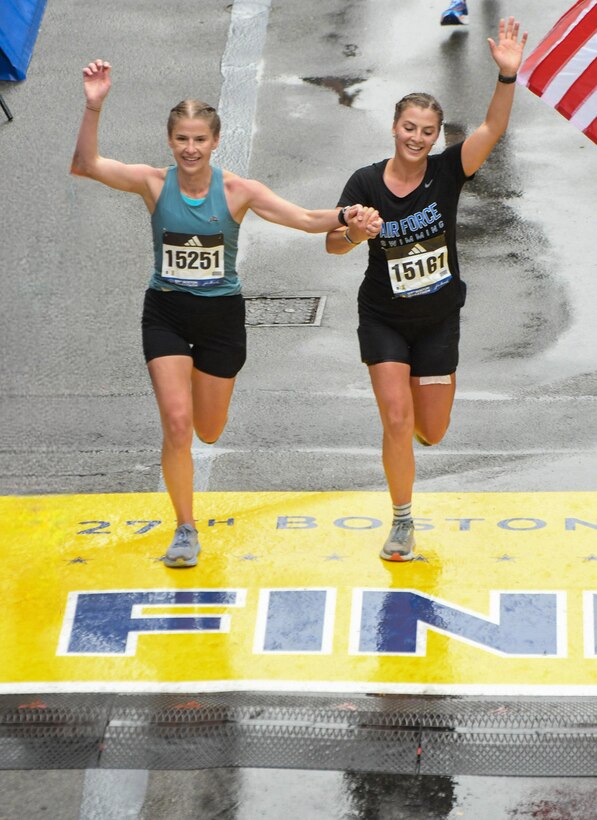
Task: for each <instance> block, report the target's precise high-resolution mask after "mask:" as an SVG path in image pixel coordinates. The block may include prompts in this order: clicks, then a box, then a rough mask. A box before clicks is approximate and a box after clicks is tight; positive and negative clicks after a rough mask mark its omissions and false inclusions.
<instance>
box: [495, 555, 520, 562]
mask: <svg viewBox="0 0 597 820" xmlns="http://www.w3.org/2000/svg"><path fill="white" fill-rule="evenodd" d="M495 560H496V561H516V558H513V557H512V556H511V555H499V556H498V557H497V558H496V559H495Z"/></svg>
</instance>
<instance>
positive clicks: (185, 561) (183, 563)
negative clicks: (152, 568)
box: [164, 553, 199, 569]
mask: <svg viewBox="0 0 597 820" xmlns="http://www.w3.org/2000/svg"><path fill="white" fill-rule="evenodd" d="M198 556H199V553H197V555H195V556H194V557H193V558H168V557H167V556H164V565H165V566H167V567H169V568H170V569H185V568H186V567H196V566H197V558H198Z"/></svg>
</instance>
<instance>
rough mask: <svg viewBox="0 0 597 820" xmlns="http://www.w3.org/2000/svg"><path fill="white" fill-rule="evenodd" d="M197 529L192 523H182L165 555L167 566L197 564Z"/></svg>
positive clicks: (180, 566)
mask: <svg viewBox="0 0 597 820" xmlns="http://www.w3.org/2000/svg"><path fill="white" fill-rule="evenodd" d="M199 549H200V547H199V538H198V536H197V530H196V529H195V527H192V526H191V525H190V524H181V525H180V527H178V528H177V530H176V532H175V533H174V538H173V539H172V543H171V544H170V546H169V547H168V551H167V552H166V555H165V556H164V564H166V566H167V567H173V568H182V567H194V566H196V565H197V556H198V555H199Z"/></svg>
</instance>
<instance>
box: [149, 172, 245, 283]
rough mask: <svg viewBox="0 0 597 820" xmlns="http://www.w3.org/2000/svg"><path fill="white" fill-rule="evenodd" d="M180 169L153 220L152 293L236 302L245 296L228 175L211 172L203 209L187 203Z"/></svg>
mask: <svg viewBox="0 0 597 820" xmlns="http://www.w3.org/2000/svg"><path fill="white" fill-rule="evenodd" d="M177 170H178V169H177V168H176V166H175V165H173V166H171V167H170V168H168V170H167V172H166V179H165V181H164V187H163V188H162V192H161V194H160V198H159V199H158V201H157V205H156V208H155V211H154V212H153V214H152V215H151V229H152V232H153V253H154V270H153V274H152V276H151V279H150V282H149V287H150V288H153V289H154V290H180V291H184V292H186V293H192V294H194V295H195V296H234V295H235V294H237V293H240V291H241V283H240V280H239V278H238V275H237V273H236V254H237V251H238V233H239V229H240V225H239V224H238V222H235V221H234V220H233V219H232V217H231V215H230V211H229V210H228V205H227V204H226V196H225V194H224V178H223V174H222V169H221V168H220V167H218V166H213V165H212V166H211V171H212V175H211V182H210V185H209V191H208V194H207V196H206V197H205V199H204V200H203V202H201V203H200V204H198V205H195V204H190V203H189V202H188V201H185V199H184V198H183V195H182V194H181V192H180V188H179V187H178V173H177Z"/></svg>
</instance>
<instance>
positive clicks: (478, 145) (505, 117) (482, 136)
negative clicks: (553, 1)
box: [462, 17, 527, 176]
mask: <svg viewBox="0 0 597 820" xmlns="http://www.w3.org/2000/svg"><path fill="white" fill-rule="evenodd" d="M519 28H520V24H519V23H518V20H515V19H514V17H509V18H508V20H507V21H506V20H504V19H502V20H500V27H499V32H498V41H497V43H496V42H495V41H494V40H492V39H491V38H489V40H488V42H489V49H490V51H491V56H492V57H493V59H494V60H495V63H496V64H497V67H498V71H499V75H498V76H499V79H498V81H497V83H496V87H495V91H494V93H493V97H492V98H491V102H490V103H489V108H488V109H487V114H486V115H485V120H484V121H483V123H482V124H481V125H480V126H479V128H477V130H476V131H474V132H473V133H472V134H471V135H470V137H468V138H467V139H466V140H465V141H464V144H463V146H462V167H463V169H464V173H465V174H466V175H467V176H471V175H472V174H474V173H475V171H477V170H478V169H479V168H480V167H481V165H483V163H484V162H485V160H486V159H487V157H488V156H489V155H490V153H491V151H492V150H493V147H494V145H495V144H496V143H497V141H498V140H499V138H500V137H501V136H502V134H503V133H504V132H505V131H506V128H507V127H508V122H509V120H510V112H511V110H512V103H513V101H514V89H515V88H516V73H517V71H518V69H519V67H520V64H521V62H522V52H523V50H524V47H525V44H526V41H527V33H526V32H525V33H524V34H523V35H522V37H521V38H520V40H519V39H518V32H519Z"/></svg>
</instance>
